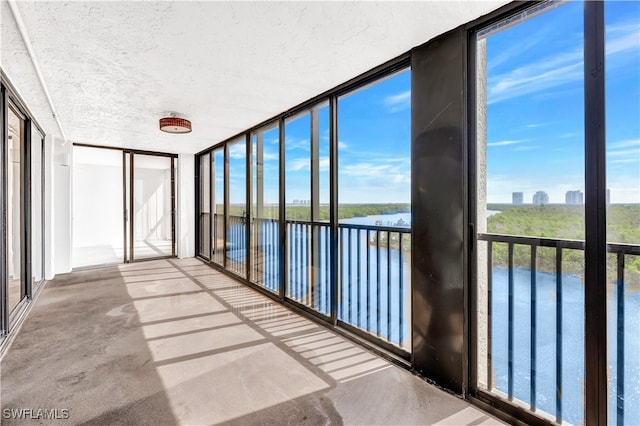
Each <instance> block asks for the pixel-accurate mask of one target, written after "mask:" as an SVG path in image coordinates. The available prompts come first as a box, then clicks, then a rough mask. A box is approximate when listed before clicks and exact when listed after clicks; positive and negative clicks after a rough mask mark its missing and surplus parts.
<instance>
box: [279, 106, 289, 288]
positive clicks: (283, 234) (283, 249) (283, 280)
mask: <svg viewBox="0 0 640 426" xmlns="http://www.w3.org/2000/svg"><path fill="white" fill-rule="evenodd" d="M278 129H279V136H280V138H279V139H280V143H279V144H278V148H279V154H280V161H279V162H278V165H279V167H280V168H279V170H278V172H279V185H280V197H279V204H278V219H279V223H280V226H279V227H278V229H279V230H280V248H279V250H280V253H279V256H278V258H279V259H280V262H279V264H278V267H279V269H280V289H279V292H280V299H282V300H284V298H285V295H286V285H287V280H288V279H289V278H288V276H287V275H288V268H289V265H288V263H289V262H288V261H287V223H286V200H287V199H286V193H285V146H284V140H285V139H284V138H285V133H284V119H283V118H281V119H280V121H279V123H278Z"/></svg>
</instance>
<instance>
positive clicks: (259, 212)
mask: <svg viewBox="0 0 640 426" xmlns="http://www.w3.org/2000/svg"><path fill="white" fill-rule="evenodd" d="M255 138H256V154H255V155H256V158H255V164H256V170H255V173H256V176H255V181H254V185H255V188H254V190H255V192H256V211H255V212H253V216H254V217H255V218H256V222H255V224H254V225H253V227H252V229H253V231H254V232H255V235H254V236H253V241H254V245H255V247H254V250H255V255H254V260H255V261H256V265H254V267H253V269H254V271H255V274H256V276H255V281H256V282H259V283H261V284H263V285H264V284H266V282H265V267H266V262H267V258H266V256H265V253H264V246H263V244H262V243H263V235H262V231H263V229H262V227H263V223H265V222H263V221H262V219H264V217H265V216H264V130H259V131H258V132H256V133H255ZM252 143H253V142H252ZM258 265H259V266H258Z"/></svg>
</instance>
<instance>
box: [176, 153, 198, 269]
mask: <svg viewBox="0 0 640 426" xmlns="http://www.w3.org/2000/svg"><path fill="white" fill-rule="evenodd" d="M177 171H178V183H177V188H178V190H177V198H178V200H177V206H176V209H177V219H176V222H177V226H176V228H177V229H176V244H177V245H178V247H177V249H178V257H179V258H184V257H193V256H195V254H196V253H195V243H196V224H195V204H194V203H195V156H194V155H193V154H180V155H179V156H178V166H177Z"/></svg>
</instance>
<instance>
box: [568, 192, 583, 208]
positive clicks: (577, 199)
mask: <svg viewBox="0 0 640 426" xmlns="http://www.w3.org/2000/svg"><path fill="white" fill-rule="evenodd" d="M564 200H565V203H566V204H570V205H574V206H575V205H582V204H584V195H583V194H582V191H580V190H576V191H567V193H566V194H565V196H564Z"/></svg>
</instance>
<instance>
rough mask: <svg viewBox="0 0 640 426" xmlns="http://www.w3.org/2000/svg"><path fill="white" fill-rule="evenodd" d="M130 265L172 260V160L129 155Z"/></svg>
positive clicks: (162, 157)
mask: <svg viewBox="0 0 640 426" xmlns="http://www.w3.org/2000/svg"><path fill="white" fill-rule="evenodd" d="M130 155H131V157H132V158H131V163H132V164H133V167H132V174H131V185H130V186H129V188H128V189H129V191H130V194H131V195H130V197H131V200H132V202H131V205H132V206H133V208H132V209H131V210H130V217H129V220H130V221H131V227H132V231H131V235H132V236H133V238H132V241H131V244H130V247H129V250H130V258H131V260H132V261H135V260H140V259H150V258H158V257H168V256H175V244H174V241H175V238H174V222H175V220H174V205H175V202H174V198H175V189H174V170H173V162H174V159H173V157H167V156H159V155H145V154H134V153H131V154H130Z"/></svg>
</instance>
